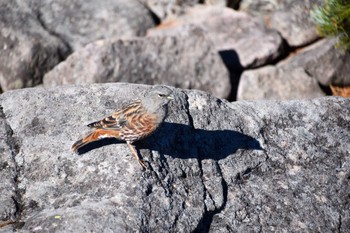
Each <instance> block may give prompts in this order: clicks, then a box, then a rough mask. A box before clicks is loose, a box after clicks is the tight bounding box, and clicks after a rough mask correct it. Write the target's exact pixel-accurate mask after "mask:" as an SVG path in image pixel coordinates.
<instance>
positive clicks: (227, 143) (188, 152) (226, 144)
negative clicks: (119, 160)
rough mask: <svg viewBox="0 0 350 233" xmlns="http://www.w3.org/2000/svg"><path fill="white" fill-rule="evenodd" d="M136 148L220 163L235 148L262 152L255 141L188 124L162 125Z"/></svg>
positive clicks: (109, 140)
mask: <svg viewBox="0 0 350 233" xmlns="http://www.w3.org/2000/svg"><path fill="white" fill-rule="evenodd" d="M119 143H125V142H123V141H119V140H117V139H114V138H105V139H102V140H99V141H95V142H92V143H90V144H88V145H86V146H84V147H83V148H81V149H79V151H78V152H79V154H84V153H87V152H89V151H91V150H94V149H96V148H99V147H103V146H106V145H110V144H119ZM134 145H135V147H136V149H138V150H141V149H149V150H154V151H157V152H159V153H160V154H162V155H169V156H171V157H174V158H183V159H188V158H200V159H213V160H220V159H223V158H226V157H227V156H229V155H231V154H233V153H235V152H236V151H237V150H238V149H245V150H262V148H261V146H260V143H259V141H257V140H256V139H255V138H253V137H251V136H248V135H245V134H242V133H239V132H237V131H233V130H203V129H194V128H193V127H191V126H189V125H183V124H177V123H169V122H164V123H163V125H162V126H161V128H160V129H159V130H158V131H157V132H156V133H154V134H153V135H152V136H150V137H149V138H147V139H144V140H142V141H139V142H136V143H134Z"/></svg>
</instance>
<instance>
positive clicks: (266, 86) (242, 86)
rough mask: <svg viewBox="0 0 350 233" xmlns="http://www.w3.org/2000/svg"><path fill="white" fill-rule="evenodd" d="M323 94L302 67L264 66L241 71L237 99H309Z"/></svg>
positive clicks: (315, 81)
mask: <svg viewBox="0 0 350 233" xmlns="http://www.w3.org/2000/svg"><path fill="white" fill-rule="evenodd" d="M285 68H286V69H285ZM324 95H325V93H324V92H323V91H322V89H321V88H320V86H319V84H318V82H317V80H316V79H315V78H314V77H312V76H311V75H310V74H309V73H307V72H306V71H305V70H304V69H303V68H302V67H296V68H294V69H289V68H288V67H275V66H265V67H262V68H259V69H255V70H251V71H249V70H248V71H244V72H243V74H242V77H241V80H240V83H239V87H238V91H237V100H259V99H270V100H290V99H310V98H316V97H322V96H324Z"/></svg>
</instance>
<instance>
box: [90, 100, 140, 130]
mask: <svg viewBox="0 0 350 233" xmlns="http://www.w3.org/2000/svg"><path fill="white" fill-rule="evenodd" d="M140 108H141V102H140V101H136V102H134V103H132V104H130V105H128V106H127V107H125V108H123V109H122V110H119V111H117V112H115V113H113V114H112V115H111V116H108V117H105V118H104V119H102V120H99V121H95V122H92V123H90V124H88V125H87V126H88V127H90V128H97V129H121V128H123V127H124V126H125V125H127V124H128V118H130V116H131V115H133V114H135V113H137V112H138V111H140Z"/></svg>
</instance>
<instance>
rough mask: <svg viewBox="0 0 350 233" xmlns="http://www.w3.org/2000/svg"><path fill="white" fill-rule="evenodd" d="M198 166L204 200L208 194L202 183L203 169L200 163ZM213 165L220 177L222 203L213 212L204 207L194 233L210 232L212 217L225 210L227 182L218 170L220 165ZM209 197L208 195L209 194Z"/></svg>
mask: <svg viewBox="0 0 350 233" xmlns="http://www.w3.org/2000/svg"><path fill="white" fill-rule="evenodd" d="M199 164H200V165H199V166H200V171H201V177H202V184H203V186H204V200H205V199H206V198H207V195H208V194H209V192H208V190H207V188H206V187H205V184H204V181H203V169H202V162H201V161H199ZM215 165H216V166H217V168H218V171H219V173H220V176H221V184H220V185H221V187H222V193H223V202H222V205H221V206H220V207H217V208H215V209H214V210H208V209H207V208H206V206H205V209H204V214H203V216H202V218H201V220H200V221H199V223H198V225H197V227H196V229H195V230H194V231H193V232H194V233H202V232H203V233H206V232H209V230H210V226H211V224H212V222H213V219H214V216H215V215H216V214H219V213H221V211H222V210H223V209H224V208H225V206H226V203H227V195H228V185H227V182H226V181H225V179H224V177H223V175H222V171H221V168H220V165H219V164H218V162H216V163H215ZM209 195H210V194H209Z"/></svg>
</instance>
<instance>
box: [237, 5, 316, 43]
mask: <svg viewBox="0 0 350 233" xmlns="http://www.w3.org/2000/svg"><path fill="white" fill-rule="evenodd" d="M322 4H323V1H321V0H306V1H305V0H282V1H272V0H257V1H252V0H242V1H241V4H240V10H242V11H247V12H249V13H251V14H254V15H257V16H264V17H265V18H267V24H268V27H269V28H273V29H275V30H277V31H278V32H279V33H281V35H282V37H283V38H284V39H285V40H286V41H287V43H288V44H289V46H291V47H300V46H303V45H306V44H308V43H310V42H312V41H315V40H316V39H317V38H318V35H317V32H316V27H315V24H314V23H313V22H312V20H311V17H310V11H311V10H312V9H313V7H314V6H315V5H322Z"/></svg>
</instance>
